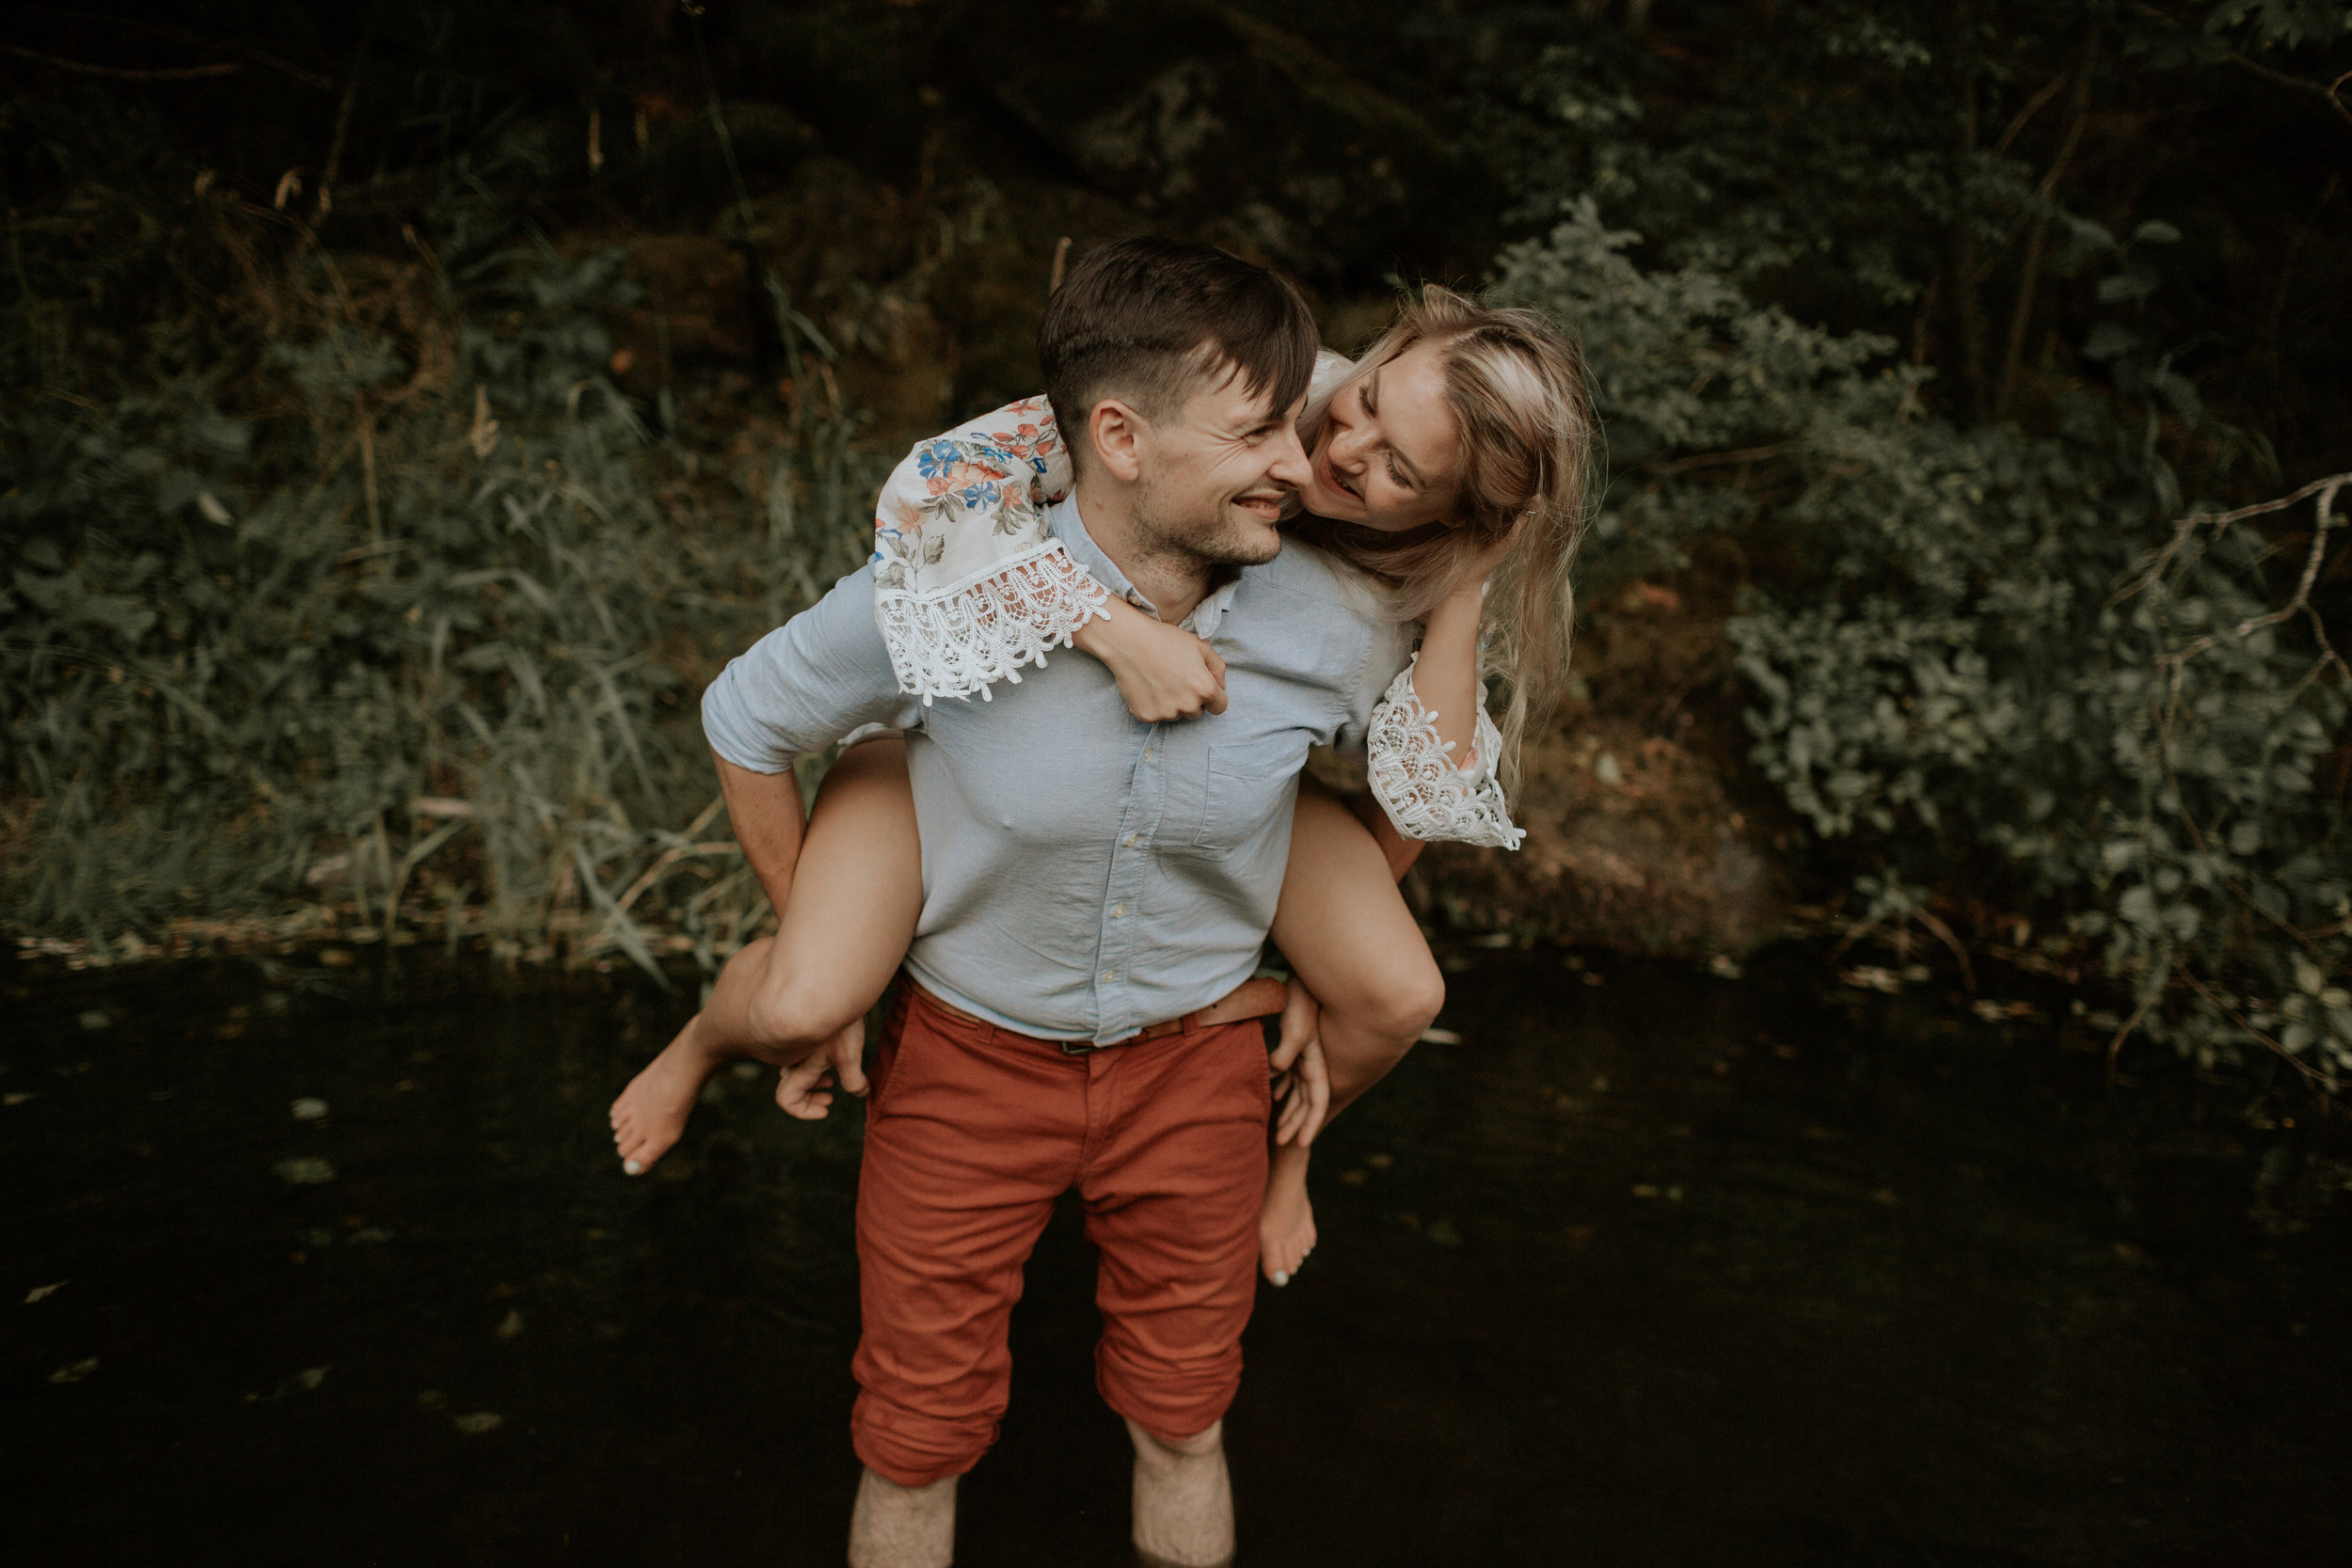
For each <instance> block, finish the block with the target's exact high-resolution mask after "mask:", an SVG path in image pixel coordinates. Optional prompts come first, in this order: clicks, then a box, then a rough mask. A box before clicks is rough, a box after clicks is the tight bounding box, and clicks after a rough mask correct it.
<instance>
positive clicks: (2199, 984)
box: [2181, 970, 2335, 1090]
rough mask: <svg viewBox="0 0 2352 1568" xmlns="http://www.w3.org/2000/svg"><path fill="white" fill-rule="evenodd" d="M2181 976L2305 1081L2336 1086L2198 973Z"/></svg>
mask: <svg viewBox="0 0 2352 1568" xmlns="http://www.w3.org/2000/svg"><path fill="white" fill-rule="evenodd" d="M2181 978H2182V979H2184V980H2186V981H2187V982H2188V984H2189V989H2190V990H2194V991H2195V992H2196V993H2197V994H2198V995H2200V996H2201V997H2203V998H2204V999H2205V1000H2206V1001H2208V1002H2210V1003H2212V1004H2213V1005H2214V1006H2215V1007H2217V1009H2219V1010H2220V1012H2221V1014H2222V1015H2223V1016H2224V1017H2226V1018H2227V1019H2228V1020H2229V1021H2230V1022H2232V1023H2234V1024H2236V1025H2237V1026H2238V1027H2239V1028H2241V1029H2243V1030H2245V1031H2246V1032H2247V1033H2248V1034H2249V1035H2251V1036H2253V1037H2255V1038H2256V1039H2258V1040H2260V1041H2262V1042H2263V1044H2265V1045H2266V1046H2268V1047H2269V1048H2270V1049H2271V1050H2272V1051H2273V1052H2276V1053H2278V1056H2279V1059H2280V1061H2282V1062H2284V1063H2286V1064H2287V1066H2289V1067H2291V1068H2293V1069H2295V1070H2296V1071H2297V1072H2299V1073H2301V1074H2302V1075H2303V1081H2304V1082H2305V1083H2307V1084H2311V1085H2316V1086H2317V1087H2319V1088H2320V1089H2322V1090H2327V1089H2331V1088H2333V1087H2334V1086H2335V1085H2333V1084H2332V1083H2330V1082H2329V1077H2330V1075H2329V1074H2328V1073H2325V1072H2321V1071H2319V1070H2317V1069H2314V1068H2312V1065H2311V1064H2310V1063H2308V1062H2306V1061H2304V1060H2303V1059H2302V1058H2301V1057H2299V1056H2297V1055H2296V1053H2294V1052H2292V1051H2289V1050H2288V1049H2287V1048H2286V1047H2285V1046H2284V1045H2282V1044H2280V1042H2279V1041H2277V1040H2274V1039H2272V1038H2271V1037H2269V1036H2268V1035H2265V1034H2264V1033H2263V1032H2262V1031H2261V1030H2260V1029H2257V1028H2255V1027H2254V1026H2253V1024H2252V1023H2250V1022H2248V1021H2247V1018H2246V1015H2245V1014H2244V1013H2241V1012H2239V1011H2238V1010H2237V1009H2236V1008H2235V1007H2233V1006H2230V1005H2229V1004H2228V1003H2227V1002H2224V1001H2222V1000H2221V998H2219V997H2218V996H2216V995H2215V994H2214V993H2213V991H2212V990H2210V989H2209V988H2208V987H2207V986H2206V985H2205V983H2204V982H2203V981H2202V980H2200V979H2199V978H2197V976H2196V975H2194V974H2190V973H2189V972H2188V971H2187V970H2183V971H2181Z"/></svg>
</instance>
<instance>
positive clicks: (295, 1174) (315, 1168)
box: [270, 1155, 335, 1187]
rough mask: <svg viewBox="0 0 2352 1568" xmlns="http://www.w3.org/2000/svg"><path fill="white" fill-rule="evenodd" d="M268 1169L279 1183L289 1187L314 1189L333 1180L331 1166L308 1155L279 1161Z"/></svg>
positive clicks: (333, 1172) (332, 1168)
mask: <svg viewBox="0 0 2352 1568" xmlns="http://www.w3.org/2000/svg"><path fill="white" fill-rule="evenodd" d="M270 1169H271V1170H272V1171H273V1172H275V1173H276V1174H277V1176H278V1180H280V1181H283V1182H285V1183H286V1184H287V1185H288V1186H291V1187H316V1186H321V1185H324V1184H325V1183H326V1182H329V1181H332V1180H335V1167H334V1166H333V1165H330V1164H327V1163H326V1161H324V1160H320V1159H316V1158H313V1157H311V1156H309V1155H302V1156H297V1157H296V1158H294V1159H292V1160H280V1161H278V1164H274V1165H272V1166H270Z"/></svg>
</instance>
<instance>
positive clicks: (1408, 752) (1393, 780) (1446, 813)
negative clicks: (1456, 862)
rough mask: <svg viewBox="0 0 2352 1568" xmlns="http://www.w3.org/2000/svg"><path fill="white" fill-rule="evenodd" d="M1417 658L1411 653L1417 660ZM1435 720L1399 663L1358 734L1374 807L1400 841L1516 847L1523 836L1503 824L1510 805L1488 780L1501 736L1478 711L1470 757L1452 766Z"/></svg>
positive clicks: (1508, 817) (1409, 669)
mask: <svg viewBox="0 0 2352 1568" xmlns="http://www.w3.org/2000/svg"><path fill="white" fill-rule="evenodd" d="M1419 658H1420V656H1419V655H1418V654H1416V655H1415V656H1414V659H1415V661H1418V660H1419ZM1437 720H1438V716H1437V715H1436V714H1435V713H1433V712H1431V711H1430V710H1429V709H1428V708H1425V707H1423V706H1422V703H1421V694H1420V693H1419V692H1417V691H1415V690H1414V689H1413V666H1412V664H1409V663H1408V664H1407V665H1406V667H1405V668H1404V669H1402V670H1400V671H1398V672H1397V676H1396V679H1395V680H1393V681H1391V682H1390V683H1389V689H1388V693H1387V695H1385V696H1384V697H1382V698H1381V700H1380V705H1379V706H1377V707H1375V708H1374V709H1373V710H1372V727H1371V733H1370V734H1368V735H1367V736H1365V750H1366V751H1367V752H1369V753H1370V759H1371V773H1372V793H1373V796H1374V798H1375V799H1376V800H1379V802H1380V807H1381V809H1382V810H1383V811H1385V812H1387V813H1388V814H1389V820H1390V821H1391V822H1393V823H1395V824H1396V831H1397V832H1401V833H1403V834H1404V835H1405V836H1406V837H1407V838H1417V839H1420V840H1422V842H1424V843H1432V844H1434V843H1441V842H1452V843H1455V844H1475V845H1478V846H1480V847H1483V848H1488V849H1516V848H1518V847H1519V840H1521V839H1523V838H1525V837H1526V836H1527V831H1526V830H1525V829H1523V828H1518V827H1515V826H1513V825H1512V822H1511V803H1510V801H1508V800H1505V799H1503V795H1502V783H1501V782H1500V781H1499V780H1497V779H1496V777H1495V771H1494V763H1495V759H1496V758H1497V757H1499V756H1501V755H1502V736H1501V735H1500V734H1498V733H1497V732H1496V730H1495V723H1494V721H1493V720H1491V719H1489V718H1487V717H1486V709H1485V708H1484V707H1481V708H1480V709H1479V710H1478V721H1477V727H1476V729H1475V731H1474V732H1473V734H1474V736H1475V738H1474V739H1473V740H1472V742H1471V745H1472V748H1473V754H1472V756H1471V757H1470V762H1469V764H1468V765H1467V766H1463V765H1461V764H1458V763H1457V762H1456V761H1455V760H1454V757H1453V755H1452V754H1451V752H1452V748H1451V747H1449V746H1448V745H1447V744H1446V743H1445V742H1444V741H1442V740H1440V739H1438V723H1437Z"/></svg>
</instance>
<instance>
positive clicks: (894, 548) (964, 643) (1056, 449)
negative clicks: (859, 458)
mask: <svg viewBox="0 0 2352 1568" xmlns="http://www.w3.org/2000/svg"><path fill="white" fill-rule="evenodd" d="M1070 483H1071V470H1070V453H1069V451H1068V449H1067V448H1065V447H1064V446H1063V445H1062V441H1061V432H1060V430H1059V429H1058V428H1057V426H1056V425H1055V423H1054V410H1053V408H1052V406H1051V405H1050V404H1047V403H1046V401H1045V400H1044V399H1043V398H1041V397H1035V398H1024V399H1022V400H1021V401H1020V402H1018V403H1009V404H1006V405H1005V406H1004V407H1002V408H999V409H998V410H996V412H994V413H993V414H986V415H982V416H981V417H980V418H979V419H977V420H972V421H971V422H970V423H968V424H963V425H959V426H958V427H957V428H956V429H954V430H951V431H949V432H947V433H946V435H945V436H933V437H932V438H931V439H930V440H928V441H923V442H921V443H918V444H917V445H916V447H915V449H914V451H912V452H910V453H908V454H907V457H906V460H905V461H904V462H902V463H900V464H899V465H898V467H897V468H896V469H894V470H893V471H892V473H891V475H890V480H889V483H886V484H884V485H883V486H882V499H881V500H880V501H879V502H878V503H877V504H876V507H875V515H874V614H875V618H876V620H877V621H879V622H880V624H881V626H882V641H883V642H885V643H886V644H887V645H888V646H889V649H890V662H891V665H892V667H893V668H894V669H895V670H896V671H897V672H898V686H899V689H901V690H903V691H906V692H909V693H911V694H913V695H915V696H918V697H921V698H922V699H923V701H924V702H925V703H927V704H928V703H929V702H930V701H931V699H932V698H934V697H968V696H970V695H972V694H973V693H974V692H976V691H977V692H978V693H979V694H980V696H981V697H983V698H985V697H987V696H988V695H989V689H990V687H991V686H993V684H994V683H995V682H996V681H998V680H1000V679H1001V680H1008V681H1011V682H1013V683H1015V684H1018V683H1019V682H1020V679H1021V674H1020V670H1021V667H1022V666H1023V665H1025V664H1039V665H1042V664H1043V663H1044V662H1045V652H1046V650H1047V649H1049V648H1055V647H1068V646H1069V645H1070V643H1071V640H1072V638H1073V637H1074V636H1075V635H1076V634H1077V631H1078V628H1079V627H1081V626H1085V625H1086V623H1087V622H1088V620H1089V618H1091V617H1092V616H1094V615H1096V614H1099V613H1100V612H1101V610H1102V605H1103V602H1104V599H1106V598H1107V597H1108V596H1109V594H1108V591H1107V590H1106V589H1104V587H1103V585H1102V584H1101V583H1099V582H1097V581H1095V580H1094V578H1092V577H1091V576H1089V574H1088V572H1087V570H1086V568H1085V567H1083V566H1081V565H1079V564H1078V563H1077V562H1075V561H1073V560H1072V559H1071V558H1070V552H1069V551H1067V550H1065V549H1063V548H1062V546H1061V542H1060V541H1059V540H1057V539H1056V538H1055V537H1054V536H1053V535H1052V534H1051V533H1050V532H1048V531H1047V530H1046V527H1045V509H1046V508H1047V507H1048V506H1051V505H1052V504H1053V503H1055V502H1056V501H1058V500H1060V499H1062V498H1063V497H1064V496H1066V495H1068V494H1069V493H1070Z"/></svg>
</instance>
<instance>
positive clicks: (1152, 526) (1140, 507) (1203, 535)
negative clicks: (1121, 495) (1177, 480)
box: [1133, 476, 1282, 571]
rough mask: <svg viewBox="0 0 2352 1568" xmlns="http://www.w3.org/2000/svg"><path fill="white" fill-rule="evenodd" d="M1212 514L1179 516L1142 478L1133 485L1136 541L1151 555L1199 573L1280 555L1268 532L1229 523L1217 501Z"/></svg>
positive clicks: (1161, 493)
mask: <svg viewBox="0 0 2352 1568" xmlns="http://www.w3.org/2000/svg"><path fill="white" fill-rule="evenodd" d="M1215 512H1216V515H1215V516H1214V517H1209V518H1200V517H1199V516H1198V515H1197V514H1196V515H1194V516H1193V517H1186V516H1184V515H1182V513H1181V512H1180V511H1179V510H1178V509H1177V508H1176V507H1175V506H1174V505H1173V503H1171V502H1170V501H1169V499H1168V494H1167V492H1166V491H1165V490H1163V489H1162V488H1161V487H1160V486H1159V485H1157V484H1155V483H1152V480H1151V479H1150V477H1149V476H1146V477H1144V478H1143V479H1142V480H1141V481H1140V482H1139V483H1137V484H1136V499H1135V511H1134V514H1133V515H1134V518H1135V531H1136V544H1137V545H1138V546H1141V547H1142V548H1143V549H1144V550H1145V551H1146V552H1148V553H1150V554H1152V555H1155V556H1158V557H1160V558H1161V559H1164V560H1168V561H1173V562H1179V563H1181V564H1183V565H1184V566H1187V567H1190V568H1193V569H1196V570H1200V571H1207V570H1210V569H1212V568H1215V567H1218V566H1263V565H1264V564H1265V563H1266V562H1269V561H1271V560H1273V559H1274V558H1275V557H1276V556H1277V555H1279V554H1280V553H1281V550H1282V540H1281V536H1280V535H1279V534H1278V533H1275V532H1274V531H1272V530H1271V529H1267V530H1264V531H1260V530H1258V529H1255V528H1251V527H1248V525H1245V524H1241V523H1237V522H1235V521H1234V520H1233V519H1232V516H1230V515H1228V514H1227V512H1226V509H1225V506H1224V504H1223V502H1221V501H1220V502H1217V503H1216V504H1215Z"/></svg>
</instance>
